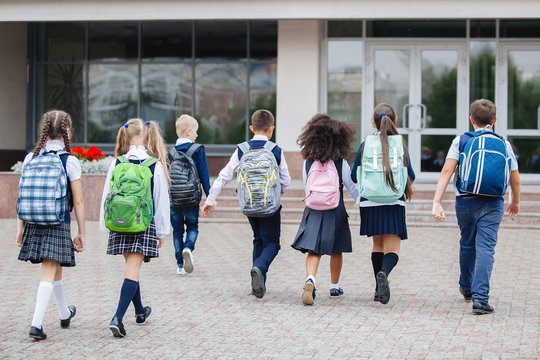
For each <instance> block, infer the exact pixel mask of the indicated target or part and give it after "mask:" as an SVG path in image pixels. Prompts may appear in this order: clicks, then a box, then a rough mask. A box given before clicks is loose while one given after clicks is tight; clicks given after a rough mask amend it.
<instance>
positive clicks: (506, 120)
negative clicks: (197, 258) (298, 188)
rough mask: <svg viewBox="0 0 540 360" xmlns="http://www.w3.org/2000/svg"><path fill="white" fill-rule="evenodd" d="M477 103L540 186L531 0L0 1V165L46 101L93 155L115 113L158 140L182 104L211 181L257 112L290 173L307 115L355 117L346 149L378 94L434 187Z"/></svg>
mask: <svg viewBox="0 0 540 360" xmlns="http://www.w3.org/2000/svg"><path fill="white" fill-rule="evenodd" d="M480 97H484V98H489V99H491V100H494V101H495V102H496V104H497V109H498V114H497V123H496V126H495V130H496V131H497V132H498V133H500V134H501V135H503V136H505V137H507V138H508V139H509V140H510V142H511V143H512V144H513V146H514V148H515V151H516V153H517V154H518V156H519V163H520V170H521V173H522V174H523V176H522V179H523V181H524V182H526V183H527V182H528V183H538V182H540V3H539V2H538V1H537V0H516V1H507V0H490V1H486V0H471V1H442V0H432V1H424V0H416V1H400V0H381V1H364V0H357V1H352V0H312V1H305V0H184V1H173V0H154V1H142V0H138V1H128V0H109V1H98V0H72V1H63V0H42V1H38V0H19V1H14V0H0V128H1V131H0V167H1V168H0V170H7V169H9V167H10V166H11V165H12V164H13V163H15V162H16V161H17V160H19V159H22V156H23V155H24V153H25V151H27V150H29V149H30V148H32V147H33V144H34V143H35V141H36V138H37V136H38V135H37V131H38V123H39V120H40V119H39V118H40V115H41V114H42V113H43V112H44V111H46V110H48V109H51V108H60V109H63V110H65V111H67V112H69V113H70V114H71V115H72V118H73V120H74V127H75V133H74V136H73V141H74V143H75V144H78V145H82V146H89V145H91V144H95V145H96V146H98V147H101V148H103V149H104V150H106V151H107V152H112V150H113V148H114V141H115V135H116V130H117V129H118V128H119V126H120V125H121V124H122V123H124V122H125V121H126V119H128V118H130V117H142V118H144V119H146V120H155V121H157V122H159V123H160V125H161V127H162V128H163V129H164V132H165V138H166V140H167V142H168V143H169V144H172V143H174V142H175V139H176V134H175V130H174V121H175V119H176V117H177V116H178V115H179V114H182V113H188V114H192V115H193V116H194V117H196V118H197V119H198V120H199V122H200V129H199V138H198V142H200V143H203V144H204V145H205V147H206V149H207V152H208V155H209V163H210V169H211V175H216V174H217V172H218V171H219V169H220V168H221V166H223V165H224V163H225V162H226V161H227V158H228V156H230V154H231V153H232V151H233V150H234V144H236V143H239V142H242V141H245V140H246V139H248V138H249V137H250V134H249V129H248V126H249V118H250V115H251V113H252V112H253V111H254V110H255V109H259V108H265V109H269V110H271V111H272V112H273V113H274V114H275V115H276V126H277V127H276V133H275V138H276V141H277V143H278V144H279V145H280V146H281V147H282V148H283V149H284V151H285V152H286V157H287V160H288V162H289V166H290V168H291V173H292V174H293V176H294V177H296V178H299V176H300V167H301V157H300V154H299V148H298V145H297V144H296V139H297V137H298V135H299V133H300V131H301V129H302V127H303V126H304V124H305V123H306V122H307V121H308V120H309V119H310V118H311V117H312V116H313V115H314V114H316V113H319V112H323V113H328V114H330V115H331V116H333V117H335V118H336V119H339V120H343V121H348V122H350V123H352V124H354V127H355V128H356V129H357V138H358V141H357V143H356V144H355V146H357V145H358V144H359V142H360V141H361V140H362V139H363V138H364V137H365V136H366V135H368V134H371V133H373V129H372V127H371V121H370V118H371V115H372V111H373V108H374V106H375V104H377V103H380V102H387V103H389V104H391V105H392V106H393V107H394V109H395V110H396V112H397V113H398V116H399V121H398V126H399V130H400V132H401V133H402V134H404V135H405V136H406V138H407V142H408V146H409V150H410V154H411V161H412V164H413V167H414V169H415V171H416V173H417V178H418V179H420V180H421V181H426V182H433V181H435V179H436V178H437V175H438V171H439V169H440V167H441V162H440V161H439V159H440V158H442V159H444V156H445V155H446V151H447V149H448V147H449V145H450V143H451V141H452V139H453V138H454V137H455V136H456V135H457V134H459V133H462V132H464V131H467V130H468V129H469V128H470V126H469V122H468V116H469V112H468V107H469V104H470V102H471V100H474V99H476V98H480Z"/></svg>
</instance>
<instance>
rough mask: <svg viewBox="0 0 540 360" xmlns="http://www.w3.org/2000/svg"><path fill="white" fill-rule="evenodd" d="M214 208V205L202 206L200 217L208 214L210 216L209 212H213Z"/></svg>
mask: <svg viewBox="0 0 540 360" xmlns="http://www.w3.org/2000/svg"><path fill="white" fill-rule="evenodd" d="M215 207H216V204H214V205H208V204H206V203H205V204H204V205H203V207H202V209H201V216H202V217H207V216H208V214H210V211H212V210H214V208H215Z"/></svg>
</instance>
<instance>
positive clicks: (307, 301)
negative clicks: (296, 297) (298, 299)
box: [302, 284, 315, 305]
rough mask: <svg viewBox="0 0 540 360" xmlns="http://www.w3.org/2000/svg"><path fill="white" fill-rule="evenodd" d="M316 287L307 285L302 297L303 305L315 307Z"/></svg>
mask: <svg viewBox="0 0 540 360" xmlns="http://www.w3.org/2000/svg"><path fill="white" fill-rule="evenodd" d="M314 288H315V285H313V284H306V285H305V286H304V294H303V295H302V304H304V305H313V289H314Z"/></svg>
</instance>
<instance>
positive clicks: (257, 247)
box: [248, 216, 263, 266]
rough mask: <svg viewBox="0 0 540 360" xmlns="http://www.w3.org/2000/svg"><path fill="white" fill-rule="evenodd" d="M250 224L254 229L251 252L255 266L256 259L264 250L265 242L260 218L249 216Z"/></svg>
mask: <svg viewBox="0 0 540 360" xmlns="http://www.w3.org/2000/svg"><path fill="white" fill-rule="evenodd" d="M248 220H249V224H250V225H251V230H253V252H252V254H251V258H252V263H253V266H255V261H256V260H257V258H258V257H259V256H261V253H262V250H263V242H262V238H261V234H260V231H259V227H260V218H254V217H249V216H248Z"/></svg>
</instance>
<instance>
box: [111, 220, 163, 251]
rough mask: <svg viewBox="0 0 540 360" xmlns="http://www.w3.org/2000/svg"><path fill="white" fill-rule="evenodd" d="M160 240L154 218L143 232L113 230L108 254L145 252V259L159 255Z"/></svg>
mask: <svg viewBox="0 0 540 360" xmlns="http://www.w3.org/2000/svg"><path fill="white" fill-rule="evenodd" d="M158 244H159V241H158V239H157V235H156V224H155V223H154V221H153V220H152V222H151V223H150V225H149V226H148V228H147V229H146V231H145V232H143V233H141V234H123V233H119V232H114V231H111V232H110V233H109V244H108V245H107V254H108V255H119V254H125V253H139V254H143V255H144V257H145V259H146V260H148V259H149V258H153V257H158V256H159V252H158Z"/></svg>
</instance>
